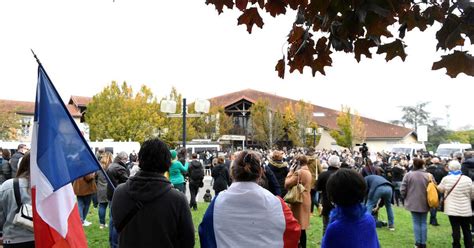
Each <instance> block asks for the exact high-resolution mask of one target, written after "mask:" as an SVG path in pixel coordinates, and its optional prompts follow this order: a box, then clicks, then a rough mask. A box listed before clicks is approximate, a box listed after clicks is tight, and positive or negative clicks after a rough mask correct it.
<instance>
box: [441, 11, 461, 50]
mask: <svg viewBox="0 0 474 248" xmlns="http://www.w3.org/2000/svg"><path fill="white" fill-rule="evenodd" d="M460 21H461V20H460V18H459V17H457V16H456V15H454V14H449V15H448V17H447V18H446V20H445V21H444V23H443V26H442V27H441V29H440V30H439V31H438V32H436V39H438V44H437V45H436V50H438V49H439V48H442V49H444V50H446V49H450V50H451V49H453V48H454V47H455V46H458V45H459V46H462V45H464V38H463V37H462V36H461V30H460V28H459V27H460V24H461V23H460Z"/></svg>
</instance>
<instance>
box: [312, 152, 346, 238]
mask: <svg viewBox="0 0 474 248" xmlns="http://www.w3.org/2000/svg"><path fill="white" fill-rule="evenodd" d="M327 164H328V170H327V171H325V172H323V173H321V174H320V175H319V178H318V181H317V182H316V191H319V192H320V195H321V196H322V197H321V202H322V205H323V210H322V211H321V216H322V217H323V236H324V233H325V232H326V228H327V226H328V223H329V214H330V213H331V210H332V209H333V208H334V205H332V203H331V201H330V200H329V199H328V196H327V193H326V184H327V182H328V180H329V177H330V176H331V175H332V174H334V173H335V172H336V171H337V170H338V169H339V167H340V166H341V160H340V159H339V156H336V155H332V156H330V157H329V159H328V162H327Z"/></svg>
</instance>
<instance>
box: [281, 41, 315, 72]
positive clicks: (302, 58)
mask: <svg viewBox="0 0 474 248" xmlns="http://www.w3.org/2000/svg"><path fill="white" fill-rule="evenodd" d="M299 44H301V43H300V42H297V43H296V45H293V47H292V48H291V49H292V50H295V49H298V50H299V51H298V52H296V51H295V52H294V53H293V52H292V53H290V54H294V55H293V57H292V59H291V60H289V62H288V65H289V66H290V73H291V72H293V71H294V70H295V69H296V70H298V71H299V72H300V73H303V68H304V67H305V66H308V67H312V66H313V61H314V54H315V53H316V50H315V49H314V40H313V39H311V37H308V38H307V39H306V41H305V43H304V46H301V48H300V45H299Z"/></svg>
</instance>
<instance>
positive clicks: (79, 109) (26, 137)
mask: <svg viewBox="0 0 474 248" xmlns="http://www.w3.org/2000/svg"><path fill="white" fill-rule="evenodd" d="M91 99H92V98H90V97H82V96H71V98H70V99H69V103H68V104H67V105H66V107H67V110H68V111H69V113H70V114H71V116H72V118H73V119H74V121H75V122H76V123H77V124H78V126H79V127H80V128H83V129H84V130H82V131H86V132H87V126H86V125H84V111H85V110H86V106H87V104H88V103H89V102H90V100H91ZM0 109H1V110H2V111H12V112H15V113H16V114H17V115H18V116H19V119H20V122H21V129H20V133H19V137H18V140H17V141H21V142H30V141H31V135H32V132H33V117H34V115H35V103H34V102H25V101H13V100H2V99H0ZM86 135H87V134H86Z"/></svg>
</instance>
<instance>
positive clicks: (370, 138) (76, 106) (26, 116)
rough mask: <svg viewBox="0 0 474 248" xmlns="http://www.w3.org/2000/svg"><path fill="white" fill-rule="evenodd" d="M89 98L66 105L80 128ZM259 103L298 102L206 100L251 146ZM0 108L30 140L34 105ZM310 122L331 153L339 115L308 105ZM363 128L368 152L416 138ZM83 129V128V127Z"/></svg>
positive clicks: (242, 95) (380, 126) (252, 96)
mask: <svg viewBox="0 0 474 248" xmlns="http://www.w3.org/2000/svg"><path fill="white" fill-rule="evenodd" d="M91 99H92V98H91V97H81V96H71V98H70V99H69V102H68V104H67V105H66V106H67V108H68V110H69V112H70V113H71V115H72V116H73V118H74V120H75V121H76V123H78V124H80V125H82V123H83V122H84V113H85V111H86V108H87V104H88V103H89V102H90V101H91ZM259 99H263V100H267V101H268V102H269V104H270V108H271V109H273V110H282V109H283V108H284V106H286V104H288V103H293V104H294V103H297V102H298V100H294V99H289V98H285V97H281V96H278V95H274V94H270V93H266V92H261V91H256V90H252V89H245V90H241V91H237V92H232V93H228V94H225V95H221V96H217V97H213V98H211V99H209V101H210V102H211V106H221V107H223V108H224V109H225V113H226V114H227V115H229V116H231V117H232V118H233V122H234V128H233V129H232V130H231V133H230V134H234V135H241V136H246V140H247V141H246V142H248V143H250V144H251V142H252V139H251V127H250V118H251V113H250V111H249V109H250V107H251V106H252V105H253V104H254V103H255V102H256V101H257V100H259ZM0 106H3V107H6V108H7V109H10V110H14V111H15V112H16V113H17V114H18V115H20V117H21V122H22V131H21V133H22V140H21V141H25V142H26V141H30V140H31V131H32V130H31V129H32V124H33V123H32V122H33V115H34V102H21V101H10V100H0ZM311 108H312V112H313V113H317V114H316V115H313V121H314V122H316V123H317V124H318V125H319V127H321V128H322V130H321V129H320V130H321V132H320V133H318V135H321V137H320V139H319V143H318V146H317V148H326V149H332V148H334V147H335V145H336V141H335V140H334V139H333V138H332V137H331V136H330V135H329V131H330V130H337V129H338V126H337V124H336V118H337V116H338V113H339V111H337V110H333V109H329V108H325V107H321V106H319V105H311ZM361 120H362V122H363V123H364V125H365V131H366V140H365V142H366V143H367V145H368V146H369V148H370V149H371V150H372V151H380V150H384V149H387V148H388V147H390V146H391V145H393V144H397V143H416V142H417V139H416V134H415V133H414V132H413V130H411V129H408V128H405V127H400V126H397V125H393V124H390V123H386V122H381V121H377V120H374V119H370V118H365V117H361ZM86 127H87V126H86Z"/></svg>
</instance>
